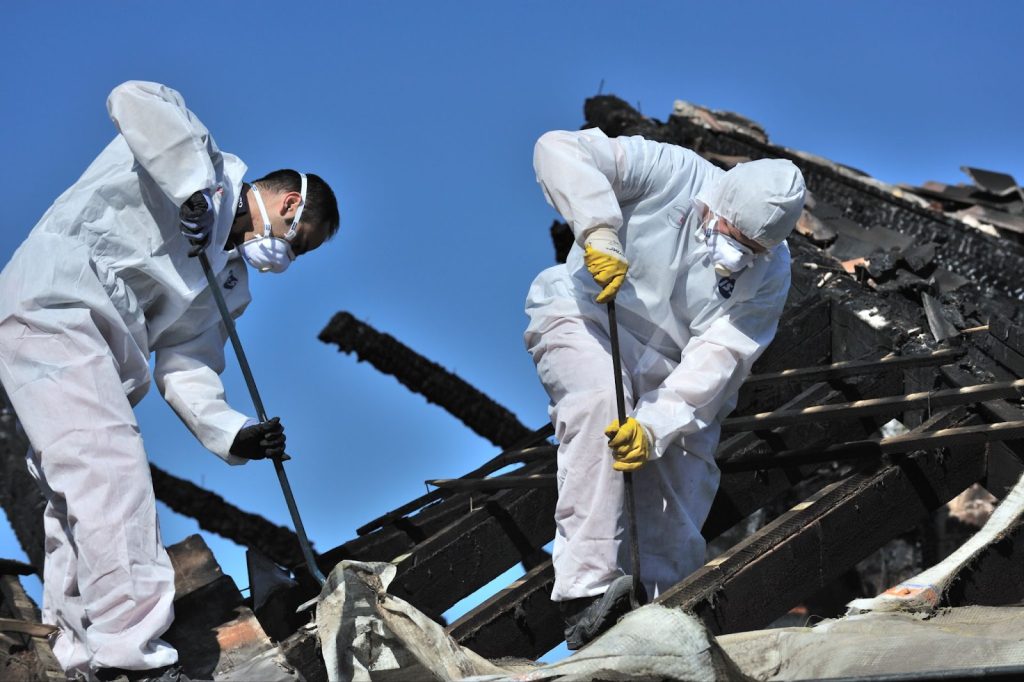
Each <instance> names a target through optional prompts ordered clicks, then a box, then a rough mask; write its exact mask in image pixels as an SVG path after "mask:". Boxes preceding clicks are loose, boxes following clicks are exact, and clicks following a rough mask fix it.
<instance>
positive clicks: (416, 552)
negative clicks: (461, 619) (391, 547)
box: [388, 462, 557, 618]
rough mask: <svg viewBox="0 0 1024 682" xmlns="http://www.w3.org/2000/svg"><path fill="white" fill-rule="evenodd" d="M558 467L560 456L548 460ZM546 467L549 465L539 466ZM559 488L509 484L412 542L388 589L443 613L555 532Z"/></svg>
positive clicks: (530, 554) (523, 558)
mask: <svg viewBox="0 0 1024 682" xmlns="http://www.w3.org/2000/svg"><path fill="white" fill-rule="evenodd" d="M543 466H544V467H546V468H547V470H548V471H553V470H554V462H550V463H545V464H543ZM536 473H544V469H540V470H538V471H536ZM556 497H557V495H556V491H555V490H554V488H553V487H552V488H526V489H522V488H520V489H513V490H504V491H501V492H499V493H497V494H495V495H493V496H492V497H491V498H489V499H488V500H487V501H486V502H484V503H483V504H482V506H480V507H478V508H475V509H473V510H472V511H471V512H470V513H468V514H466V515H465V516H463V517H462V518H460V519H459V520H458V521H456V522H455V523H452V524H451V525H449V526H448V527H446V528H445V529H443V530H442V531H440V532H438V533H435V534H434V535H433V536H431V537H430V538H429V539H427V540H426V541H425V542H422V543H420V544H419V545H417V546H415V547H413V548H412V550H411V551H410V552H409V554H408V555H407V556H405V557H403V558H402V559H401V560H400V561H398V562H397V566H398V575H397V576H395V579H394V581H393V582H392V583H391V586H390V587H389V589H388V591H389V592H390V593H391V594H393V595H395V596H398V597H401V598H402V599H405V600H406V601H408V602H410V603H411V604H413V605H414V606H415V607H416V608H418V609H419V610H421V611H423V612H424V613H426V614H428V615H430V616H431V617H435V618H436V617H438V616H440V615H441V614H442V613H443V612H444V611H446V610H447V609H448V608H449V607H451V606H452V605H453V604H455V603H456V602H457V601H459V600H460V599H462V598H463V597H466V596H468V595H470V594H472V593H473V592H475V591H476V590H477V589H479V588H481V587H483V586H484V585H486V584H487V583H488V582H490V581H491V580H493V579H494V578H496V577H497V576H499V575H500V574H501V573H503V572H504V571H506V570H507V569H509V568H510V567H512V566H514V565H515V564H516V563H518V562H522V561H529V560H531V557H535V556H536V555H537V551H538V550H539V549H540V548H541V547H543V546H544V545H545V544H547V543H548V542H549V541H550V540H551V539H552V538H553V537H554V535H555V521H554V508H555V500H556Z"/></svg>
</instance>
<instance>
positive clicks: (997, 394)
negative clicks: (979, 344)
mask: <svg viewBox="0 0 1024 682" xmlns="http://www.w3.org/2000/svg"><path fill="white" fill-rule="evenodd" d="M1021 396H1024V379H1018V380H1016V381H1001V382H997V383H992V384H975V385H972V386H964V387H962V388H951V389H945V390H937V391H920V392H917V393H908V394H905V395H895V396H886V397H884V398H870V399H866V400H858V401H855V402H851V403H839V404H836V405H814V406H812V407H805V408H801V409H798V410H775V411H773V412H761V413H759V414H752V415H747V416H743V417H730V418H728V419H726V420H725V421H724V422H722V431H723V432H730V431H755V430H758V429H769V428H776V427H779V426H788V425H790V424H794V423H797V422H801V421H804V420H812V421H825V420H834V419H856V418H859V417H865V416H871V417H876V416H881V415H896V414H899V413H901V412H904V411H906V410H912V409H915V408H923V407H949V406H951V405H964V404H970V403H976V402H983V401H987V400H1005V399H1007V398H1014V397H1021Z"/></svg>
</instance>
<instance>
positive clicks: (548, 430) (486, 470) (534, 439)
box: [356, 424, 555, 535]
mask: <svg viewBox="0 0 1024 682" xmlns="http://www.w3.org/2000/svg"><path fill="white" fill-rule="evenodd" d="M554 435H555V427H554V426H552V425H551V424H545V425H544V426H542V427H540V428H539V429H537V430H536V431H534V432H533V433H532V434H530V436H529V437H528V438H526V439H524V440H523V441H520V442H519V443H516V444H515V445H513V447H512V448H511V449H509V450H505V451H503V452H501V453H499V454H498V455H497V456H495V457H494V458H493V459H491V460H490V461H488V462H485V463H484V464H483V465H481V466H480V467H477V468H476V469H474V470H473V471H470V472H469V473H468V474H466V475H465V476H462V477H461V478H480V477H483V476H487V475H489V474H491V473H493V472H495V471H497V470H498V469H501V468H503V467H505V466H507V465H509V464H513V463H515V462H519V461H522V459H523V455H524V454H525V453H526V451H527V449H534V448H536V447H543V446H538V444H539V443H542V442H545V441H546V440H547V439H548V438H550V437H551V436H554ZM443 497H445V492H444V491H442V490H431V491H430V492H428V493H426V494H425V495H421V496H419V497H417V498H416V499H414V500H412V501H411V502H407V503H405V504H403V505H401V506H400V507H397V508H396V509H393V510H391V511H389V512H387V513H385V514H383V515H381V516H378V517H377V518H375V519H373V520H372V521H370V522H368V523H365V524H363V525H362V526H360V527H359V528H357V529H356V535H366V534H367V533H370V532H372V531H375V530H378V529H380V528H383V527H385V526H387V525H389V524H392V523H394V522H395V521H397V520H398V519H401V518H403V517H405V516H408V515H409V514H410V513H412V512H414V511H416V510H418V509H420V508H422V507H425V506H426V505H428V504H430V503H431V502H434V501H436V500H439V499H442V498H443Z"/></svg>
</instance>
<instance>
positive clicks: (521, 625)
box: [449, 373, 894, 658]
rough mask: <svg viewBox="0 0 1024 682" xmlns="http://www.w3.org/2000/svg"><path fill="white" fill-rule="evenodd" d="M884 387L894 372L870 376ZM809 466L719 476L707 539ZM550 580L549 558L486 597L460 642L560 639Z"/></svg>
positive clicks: (788, 441)
mask: <svg viewBox="0 0 1024 682" xmlns="http://www.w3.org/2000/svg"><path fill="white" fill-rule="evenodd" d="M873 380H874V382H875V383H876V384H879V385H882V386H887V385H889V384H891V382H892V381H893V380H894V375H893V374H891V373H890V374H882V375H876V376H875V377H873ZM843 397H844V393H843V392H841V391H839V390H836V389H834V388H832V387H830V386H829V385H828V384H826V383H821V382H819V383H816V384H813V385H812V386H809V387H807V388H805V389H804V390H803V391H802V392H801V393H800V394H799V395H797V396H796V397H795V398H793V399H791V400H790V401H789V402H788V403H787V406H789V407H795V406H798V405H808V404H821V403H826V402H829V401H833V400H837V399H841V398H843ZM869 428H870V426H869V425H867V424H862V423H861V424H846V425H838V424H803V425H798V426H797V427H796V428H789V429H779V430H778V431H777V432H775V433H773V434H771V436H772V441H773V442H774V443H776V444H778V445H780V446H781V447H787V446H788V447H796V446H797V445H802V444H807V443H829V442H833V441H834V440H836V439H842V438H844V437H845V438H849V437H857V436H856V434H860V435H861V436H865V435H867V429H869ZM763 444H764V442H763V441H761V440H760V439H759V438H758V437H757V436H756V435H755V434H753V433H743V434H738V435H736V436H734V437H732V438H730V439H727V440H725V441H723V443H722V445H721V447H720V448H719V453H718V455H717V456H716V458H718V457H721V458H722V459H723V460H724V459H728V458H729V457H731V456H733V455H734V454H736V453H740V452H742V451H744V450H747V449H749V448H754V447H757V446H758V445H763ZM813 474H814V469H813V468H808V467H803V468H800V467H792V468H790V469H786V470H781V469H773V470H771V471H760V472H742V473H730V474H726V475H723V477H722V483H721V486H720V487H719V489H718V493H717V494H716V496H715V500H714V503H713V504H712V507H711V511H710V513H709V514H708V518H707V520H706V521H705V523H704V526H703V528H702V533H703V535H704V537H705V538H707V539H708V540H711V539H714V538H716V537H718V536H719V535H721V534H722V533H723V532H725V531H726V530H727V529H729V528H730V527H732V526H734V525H735V524H736V523H738V522H740V521H741V520H742V519H744V518H746V517H747V516H748V515H750V514H751V513H753V512H755V511H757V510H758V509H760V508H762V507H764V506H765V505H766V504H768V503H770V502H771V501H773V500H775V499H776V498H778V497H779V496H780V495H782V494H783V493H784V492H785V491H787V490H789V489H790V488H791V487H792V486H793V485H795V484H796V483H798V482H800V481H807V480H808V479H810V478H811V477H812V476H813ZM553 585H554V572H553V570H552V569H551V565H550V562H546V563H545V564H544V565H542V566H538V567H536V568H534V569H533V570H531V571H530V572H529V573H528V574H527V575H526V576H524V577H523V578H521V579H520V580H518V581H516V583H515V584H514V585H513V586H512V587H510V588H509V589H507V590H504V591H502V592H500V593H498V594H497V595H495V596H494V597H492V598H490V599H488V600H486V601H484V602H483V603H481V604H480V605H479V606H478V607H477V608H475V609H473V610H472V611H470V612H469V613H467V614H465V615H464V616H463V617H462V618H460V619H459V620H458V621H456V622H455V623H453V624H452V625H451V626H450V627H449V632H450V633H451V634H452V636H453V637H455V638H456V639H457V640H458V641H459V642H460V643H461V644H463V645H464V646H468V647H469V648H470V649H472V650H474V651H476V652H477V653H481V654H482V655H485V656H489V657H499V656H521V657H527V658H536V657H537V656H540V655H542V654H543V653H545V652H546V651H548V650H549V649H550V648H551V647H553V646H555V645H556V644H557V643H558V642H559V641H561V639H562V628H561V616H560V614H559V612H558V610H557V608H556V606H555V604H554V603H552V602H551V601H550V599H549V598H548V597H549V596H550V594H551V589H552V587H553Z"/></svg>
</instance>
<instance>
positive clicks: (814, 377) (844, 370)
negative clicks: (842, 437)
mask: <svg viewBox="0 0 1024 682" xmlns="http://www.w3.org/2000/svg"><path fill="white" fill-rule="evenodd" d="M966 350H967V349H966V348H943V349H941V350H937V351H933V352H931V353H921V354H920V355H892V356H888V357H884V358H882V359H880V360H846V361H844V362H835V363H832V364H830V365H824V366H821V367H800V368H795V369H786V370H783V371H781V372H766V373H764V374H753V375H751V376H750V377H748V378H747V380H746V381H745V382H744V386H756V385H758V384H772V383H782V382H786V381H826V380H829V379H841V378H846V377H852V376H858V375H862V374H870V373H872V372H890V371H899V370H904V369H910V368H913V367H932V366H937V365H945V364H948V363H951V362H953V361H954V360H956V359H957V358H959V357H961V356H962V355H963V354H964V353H965V352H966Z"/></svg>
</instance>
